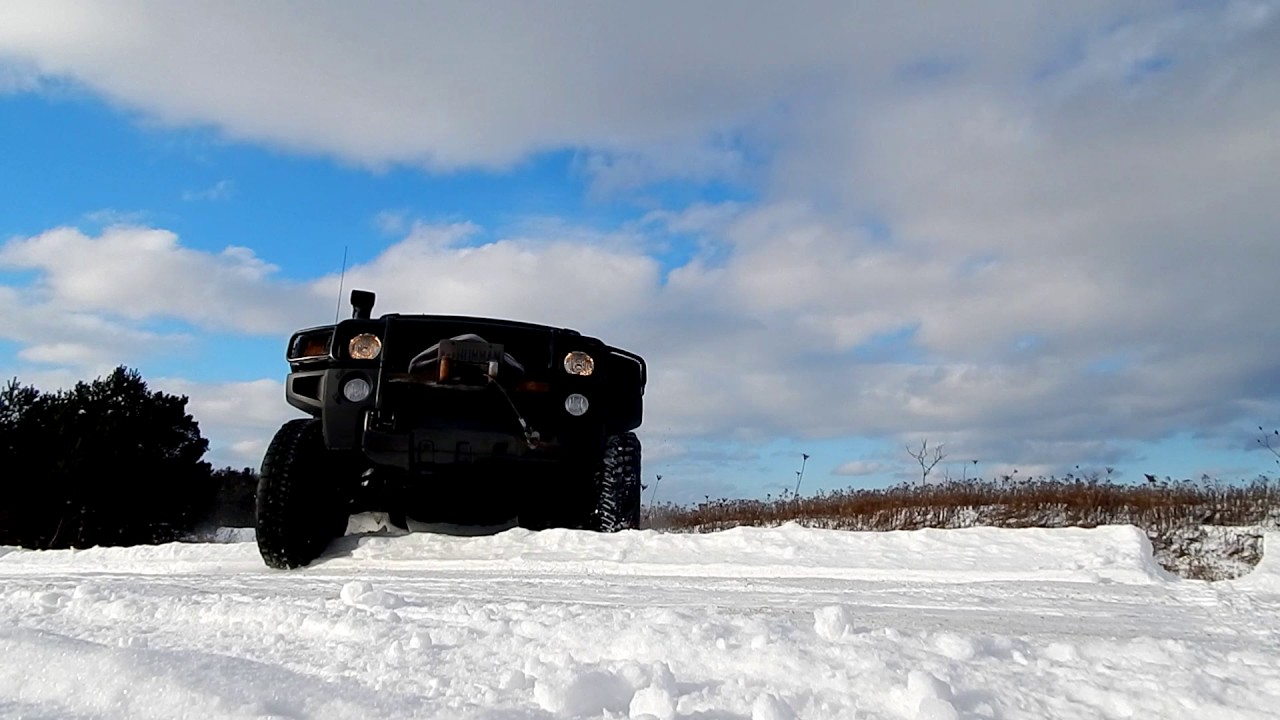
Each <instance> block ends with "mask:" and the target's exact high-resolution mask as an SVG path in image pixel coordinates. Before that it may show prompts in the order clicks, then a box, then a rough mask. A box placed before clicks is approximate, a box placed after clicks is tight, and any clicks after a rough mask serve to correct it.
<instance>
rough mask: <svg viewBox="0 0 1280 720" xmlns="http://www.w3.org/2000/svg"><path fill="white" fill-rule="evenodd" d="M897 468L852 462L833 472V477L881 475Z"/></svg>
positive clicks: (872, 462)
mask: <svg viewBox="0 0 1280 720" xmlns="http://www.w3.org/2000/svg"><path fill="white" fill-rule="evenodd" d="M897 469H898V467H897V466H893V465H889V464H887V463H882V462H874V461H871V460H850V461H849V462H846V463H842V464H840V465H838V466H836V468H835V469H834V470H832V471H831V474H832V475H844V476H848V477H862V476H866V475H880V474H883V473H889V472H893V471H895V470H897Z"/></svg>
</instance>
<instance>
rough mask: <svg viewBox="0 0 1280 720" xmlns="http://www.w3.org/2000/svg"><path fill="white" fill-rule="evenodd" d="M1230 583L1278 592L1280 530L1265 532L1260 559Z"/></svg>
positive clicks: (1279, 585) (1261, 590)
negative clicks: (1247, 572)
mask: <svg viewBox="0 0 1280 720" xmlns="http://www.w3.org/2000/svg"><path fill="white" fill-rule="evenodd" d="M1231 585H1233V586H1235V587H1238V588H1242V589H1248V590H1254V591H1258V592H1266V593H1280V532H1274V531H1272V532H1267V533H1264V534H1263V536H1262V559H1261V560H1260V561H1258V565H1257V566H1256V567H1255V568H1254V569H1253V572H1251V573H1249V574H1248V575H1245V576H1244V577H1242V578H1240V579H1239V580H1233V581H1231Z"/></svg>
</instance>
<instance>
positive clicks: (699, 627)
mask: <svg viewBox="0 0 1280 720" xmlns="http://www.w3.org/2000/svg"><path fill="white" fill-rule="evenodd" d="M353 527H357V526H355V525H353ZM216 539H218V540H220V541H219V542H208V543H199V544H197V543H175V544H171V545H161V546H151V547H134V548H93V549H88V550H79V551H74V550H68V551H41V552H36V551H26V550H17V549H12V548H2V549H0V657H3V658H4V660H2V661H0V717H4V718H8V717H20V718H28V717H30V718H55V717H56V718H361V719H364V718H382V717H388V718H390V717H395V718H488V719H491V720H514V719H517V718H521V719H522V718H528V719H530V720H532V719H535V718H537V719H545V718H616V719H622V718H628V719H634V720H638V719H639V718H656V719H657V720H674V719H676V718H691V719H693V718H696V719H698V720H747V719H750V720H793V719H794V720H808V719H812V718H842V719H848V718H855V717H856V718H859V719H871V720H874V719H877V718H884V719H890V718H892V719H906V720H934V719H947V718H993V719H994V718H1001V719H1003V720H1013V719H1015V718H1127V717H1136V718H1141V717H1159V718H1196V719H1197V720H1202V719H1203V718H1271V717H1274V716H1275V714H1274V708H1275V707H1280V621H1278V620H1277V618H1280V533H1274V532H1271V533H1267V534H1266V536H1265V538H1264V549H1265V551H1267V552H1266V554H1265V555H1264V556H1263V560H1262V562H1261V563H1259V565H1258V567H1257V568H1256V569H1255V570H1254V571H1253V572H1252V573H1250V574H1249V575H1246V576H1245V577H1243V578H1241V579H1238V580H1232V581H1224V582H1216V583H1208V582H1203V581H1196V580H1180V579H1177V578H1176V577H1174V576H1172V575H1170V574H1168V573H1166V572H1164V571H1163V570H1161V569H1160V568H1159V567H1158V566H1157V565H1156V563H1155V562H1154V561H1153V560H1152V556H1151V547H1150V544H1149V543H1148V541H1147V539H1146V537H1145V536H1144V535H1143V534H1142V533H1141V532H1140V531H1138V530H1137V529H1135V528H1132V527H1100V528H1093V529H1081V528H1064V529H1052V530H1050V529H1017V530H1010V529H997V528H969V529H963V530H919V531H909V532H907V531H904V532H891V533H856V532H848V531H833V530H816V529H807V528H803V527H799V526H795V525H788V526H783V527H780V528H771V529H757V528H739V529H735V530H731V531H726V532H722V533H712V534H706V535H689V534H674V533H673V534H664V533H658V532H654V531H635V532H624V533H618V534H616V535H597V534H591V533H584V532H575V531H563V530H553V531H546V532H542V533H532V532H528V531H525V530H520V529H516V528H511V529H506V530H502V531H500V532H496V533H495V534H492V535H487V536H462V535H455V534H442V533H438V532H437V533H424V532H419V533H413V534H408V535H404V534H394V533H388V532H386V531H385V529H382V530H378V531H376V532H362V533H358V534H355V535H351V536H348V537H345V538H342V539H340V540H338V541H336V542H335V543H334V544H333V546H332V547H331V548H330V550H329V552H328V553H327V554H326V556H325V557H324V558H323V559H322V560H321V561H320V562H317V563H315V564H314V565H312V566H311V567H308V568H305V569H302V570H299V571H288V572H284V571H274V570H269V569H267V568H266V567H265V566H264V565H263V564H262V561H261V559H260V557H259V556H258V553H257V547H256V545H255V544H254V543H253V541H252V538H251V534H249V533H239V534H234V533H224V534H222V535H220V536H217V538H216Z"/></svg>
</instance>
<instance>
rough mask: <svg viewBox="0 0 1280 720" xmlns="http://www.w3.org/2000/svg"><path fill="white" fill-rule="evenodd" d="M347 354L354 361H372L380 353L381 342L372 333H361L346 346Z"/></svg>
mask: <svg viewBox="0 0 1280 720" xmlns="http://www.w3.org/2000/svg"><path fill="white" fill-rule="evenodd" d="M347 352H349V353H351V357H352V358H353V359H355V360H372V359H374V358H376V357H378V353H380V352H382V341H381V340H379V339H378V336H377V335H374V334H373V333H361V334H360V335H357V336H355V337H353V338H351V342H350V343H348V344H347Z"/></svg>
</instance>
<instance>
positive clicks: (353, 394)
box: [342, 377, 371, 402]
mask: <svg viewBox="0 0 1280 720" xmlns="http://www.w3.org/2000/svg"><path fill="white" fill-rule="evenodd" d="M370 389H371V388H370V387H369V381H368V380H365V379H364V378H358V377H357V378H351V379H350V380H348V381H347V382H346V384H344V385H343V386H342V397H344V398H346V399H348V400H350V401H351V402H360V401H361V400H364V399H365V398H367V397H369V391H370Z"/></svg>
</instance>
